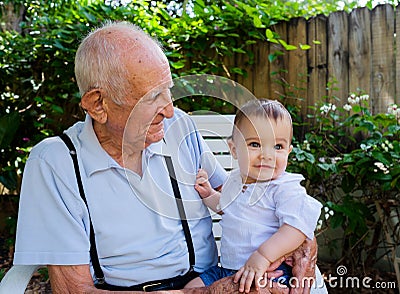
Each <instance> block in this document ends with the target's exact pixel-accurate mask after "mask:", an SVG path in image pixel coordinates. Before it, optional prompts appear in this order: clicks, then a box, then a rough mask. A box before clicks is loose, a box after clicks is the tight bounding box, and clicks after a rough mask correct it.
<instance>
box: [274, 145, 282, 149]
mask: <svg viewBox="0 0 400 294" xmlns="http://www.w3.org/2000/svg"><path fill="white" fill-rule="evenodd" d="M274 149H275V150H281V149H283V146H282V144H276V145H275V146H274Z"/></svg>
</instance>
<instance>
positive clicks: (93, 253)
mask: <svg viewBox="0 0 400 294" xmlns="http://www.w3.org/2000/svg"><path fill="white" fill-rule="evenodd" d="M60 138H61V139H62V140H63V141H64V143H65V144H66V145H67V147H68V149H69V154H70V155H71V158H72V161H73V163H74V169H75V176H76V180H77V182H78V188H79V193H80V195H81V198H82V199H83V201H84V202H85V204H86V207H87V209H88V211H89V206H88V204H87V200H86V197H85V192H84V190H83V185H82V179H81V175H80V172H79V164H78V156H77V154H76V149H75V146H74V144H73V143H72V141H71V139H70V138H69V137H68V135H67V134H65V133H63V134H62V135H60ZM164 158H165V162H166V164H167V168H168V174H169V178H170V181H171V185H172V189H173V191H174V195H175V200H176V205H177V206H178V211H179V217H180V219H181V223H182V228H183V232H184V234H185V239H186V244H187V246H188V251H189V263H190V270H192V269H193V267H194V264H195V254H194V248H193V241H192V236H191V234H190V229H189V224H188V222H187V218H186V213H185V208H184V206H183V202H182V197H181V193H180V191H179V186H178V182H177V180H176V175H175V170H174V166H173V164H172V160H171V157H169V156H164ZM89 221H90V259H91V262H92V265H93V269H94V273H95V276H96V283H98V284H104V283H105V280H104V273H103V271H102V269H101V267H100V262H99V257H98V255H97V249H96V240H95V234H94V230H93V224H92V220H91V218H90V212H89Z"/></svg>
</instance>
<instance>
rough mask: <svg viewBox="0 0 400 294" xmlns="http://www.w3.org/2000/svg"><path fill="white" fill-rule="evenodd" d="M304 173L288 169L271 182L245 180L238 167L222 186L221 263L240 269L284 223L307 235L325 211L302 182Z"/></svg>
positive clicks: (230, 267) (310, 237)
mask: <svg viewBox="0 0 400 294" xmlns="http://www.w3.org/2000/svg"><path fill="white" fill-rule="evenodd" d="M303 179H304V178H303V176H302V175H299V174H291V173H286V172H285V173H284V174H282V175H281V176H280V177H279V178H278V179H276V180H273V181H269V182H259V183H254V184H248V185H246V186H247V188H246V189H245V190H244V191H242V189H243V184H242V179H241V176H240V171H239V170H238V169H237V170H234V171H232V173H231V175H230V176H229V178H228V180H227V182H226V183H225V184H224V185H223V187H222V194H221V200H220V205H221V209H222V211H223V212H224V214H223V215H222V220H221V227H222V237H221V265H222V266H223V267H225V268H229V269H235V270H238V269H240V268H241V267H242V266H243V265H244V264H245V263H246V261H247V259H248V258H249V257H250V255H251V254H252V253H253V252H254V251H255V250H257V248H258V247H259V246H260V245H261V244H262V243H263V242H264V241H266V240H267V239H268V238H269V237H271V236H272V235H273V234H274V233H275V232H276V231H277V230H278V229H279V227H280V226H282V225H283V224H284V223H286V224H288V225H290V226H292V227H295V228H297V229H299V230H300V231H302V232H303V233H304V234H305V235H306V236H307V238H309V239H312V238H313V237H314V230H315V227H316V225H317V221H318V218H319V215H320V213H321V207H322V205H321V203H319V202H318V201H317V200H315V199H314V198H312V197H310V196H308V195H307V193H306V190H305V189H304V187H302V186H301V185H300V182H301V181H302V180H303Z"/></svg>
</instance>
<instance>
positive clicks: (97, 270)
mask: <svg viewBox="0 0 400 294" xmlns="http://www.w3.org/2000/svg"><path fill="white" fill-rule="evenodd" d="M60 138H61V139H62V140H63V141H64V143H65V145H67V147H68V149H69V154H70V155H71V157H72V161H73V163H74V170H75V176H76V181H77V182H78V188H79V194H80V195H81V198H82V199H83V201H84V202H85V204H86V208H87V210H88V211H89V206H88V204H87V200H86V196H85V191H84V190H83V185H82V179H81V174H80V172H79V164H78V156H77V154H76V149H75V146H74V144H73V143H72V141H71V139H70V138H69V137H68V135H67V134H65V133H63V134H62V135H60ZM89 221H90V260H91V261H92V265H93V270H94V274H95V276H96V281H97V282H98V283H100V284H101V283H104V273H103V271H102V270H101V267H100V262H99V257H98V255H97V248H96V239H95V235H94V229H93V224H92V220H91V217H90V213H89Z"/></svg>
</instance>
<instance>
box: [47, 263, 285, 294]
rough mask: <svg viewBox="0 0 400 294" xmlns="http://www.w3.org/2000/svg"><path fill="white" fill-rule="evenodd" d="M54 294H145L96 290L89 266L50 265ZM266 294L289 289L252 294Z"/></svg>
mask: <svg viewBox="0 0 400 294" xmlns="http://www.w3.org/2000/svg"><path fill="white" fill-rule="evenodd" d="M48 270H49V276H50V283H51V288H52V293H54V294H64V293H65V294H67V293H90V294H92V293H93V294H106V293H107V294H129V293H130V294H143V293H144V292H140V291H131V292H126V291H106V290H100V289H96V287H95V286H94V285H93V280H92V276H91V274H90V270H89V265H48ZM238 289H239V286H238V284H236V283H233V279H232V277H228V278H224V279H222V280H219V281H216V282H215V283H214V284H212V285H211V286H209V287H203V288H190V289H182V290H173V291H156V292H153V293H154V294H221V293H224V294H234V293H235V294H236V293H238ZM255 293H260V294H266V293H276V294H278V293H288V291H287V289H279V288H278V289H274V290H273V291H272V292H271V291H270V290H269V289H268V288H265V289H260V291H255V290H254V289H252V291H250V294H255Z"/></svg>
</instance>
